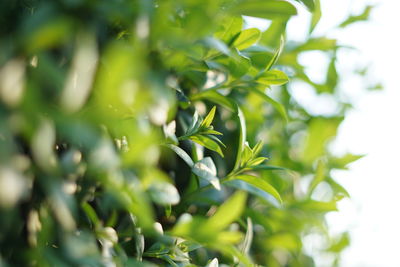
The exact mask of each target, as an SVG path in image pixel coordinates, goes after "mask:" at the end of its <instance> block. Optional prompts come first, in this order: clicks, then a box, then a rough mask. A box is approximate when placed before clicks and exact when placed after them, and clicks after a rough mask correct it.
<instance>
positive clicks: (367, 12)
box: [339, 6, 374, 28]
mask: <svg viewBox="0 0 400 267" xmlns="http://www.w3.org/2000/svg"><path fill="white" fill-rule="evenodd" d="M373 8H374V6H366V7H365V9H364V11H363V12H362V13H361V14H360V15H357V16H350V17H348V18H347V19H346V20H345V21H343V22H342V23H340V25H339V27H340V28H344V27H347V26H348V25H350V24H353V23H356V22H359V21H366V20H368V19H369V16H370V14H371V11H372V9H373Z"/></svg>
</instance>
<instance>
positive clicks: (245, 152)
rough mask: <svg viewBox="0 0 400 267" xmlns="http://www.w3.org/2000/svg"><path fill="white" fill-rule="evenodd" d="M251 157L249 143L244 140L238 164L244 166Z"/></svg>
mask: <svg viewBox="0 0 400 267" xmlns="http://www.w3.org/2000/svg"><path fill="white" fill-rule="evenodd" d="M252 157H253V152H252V151H251V148H250V147H249V144H248V143H247V142H245V143H244V148H243V153H242V159H241V164H240V166H241V167H242V166H244V165H245V164H246V163H247V162H248V161H249V160H250V159H251V158H252Z"/></svg>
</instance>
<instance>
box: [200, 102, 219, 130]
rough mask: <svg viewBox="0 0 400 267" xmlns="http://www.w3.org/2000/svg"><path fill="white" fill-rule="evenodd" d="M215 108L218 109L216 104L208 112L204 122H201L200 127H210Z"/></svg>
mask: <svg viewBox="0 0 400 267" xmlns="http://www.w3.org/2000/svg"><path fill="white" fill-rule="evenodd" d="M215 110H216V107H215V106H214V107H213V108H212V109H211V110H210V112H209V113H208V114H207V116H206V117H205V118H204V119H203V122H202V123H201V124H200V127H210V125H211V123H212V121H213V119H214V115H215Z"/></svg>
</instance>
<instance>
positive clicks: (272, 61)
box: [265, 35, 285, 71]
mask: <svg viewBox="0 0 400 267" xmlns="http://www.w3.org/2000/svg"><path fill="white" fill-rule="evenodd" d="M279 40H280V41H279V46H278V48H277V49H276V51H275V53H274V55H273V57H272V59H271V60H270V62H269V63H268V64H267V66H266V68H265V69H266V70H267V71H269V70H270V69H271V68H272V66H273V65H274V64H275V63H276V61H278V58H279V56H280V55H281V53H282V51H283V46H284V45H285V39H284V37H283V35H281V36H280V39H279Z"/></svg>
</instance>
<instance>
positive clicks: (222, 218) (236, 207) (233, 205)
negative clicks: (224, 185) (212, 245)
mask: <svg viewBox="0 0 400 267" xmlns="http://www.w3.org/2000/svg"><path fill="white" fill-rule="evenodd" d="M246 198H247V195H246V193H245V192H243V191H238V192H236V193H235V194H234V195H233V196H231V197H230V198H229V199H228V200H227V201H225V202H224V203H223V204H222V205H221V206H220V207H219V208H218V210H217V212H216V213H215V214H214V215H213V216H212V217H210V218H209V219H208V221H207V227H210V228H212V229H218V230H222V229H224V228H226V227H227V226H228V225H230V224H231V223H232V222H234V221H235V220H237V219H238V218H239V217H240V215H241V214H242V212H243V209H244V207H245V204H246Z"/></svg>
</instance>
